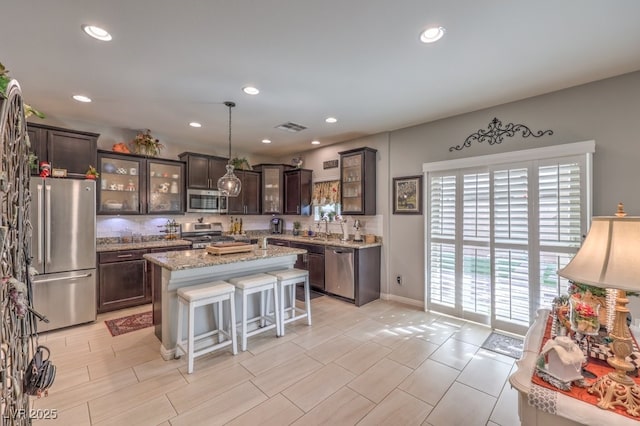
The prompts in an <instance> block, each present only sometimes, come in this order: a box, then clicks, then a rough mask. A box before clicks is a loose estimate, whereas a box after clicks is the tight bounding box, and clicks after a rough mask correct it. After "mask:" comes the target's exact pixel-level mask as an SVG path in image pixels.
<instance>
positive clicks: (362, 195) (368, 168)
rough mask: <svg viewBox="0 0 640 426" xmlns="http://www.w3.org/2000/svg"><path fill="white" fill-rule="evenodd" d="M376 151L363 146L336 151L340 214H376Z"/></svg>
mask: <svg viewBox="0 0 640 426" xmlns="http://www.w3.org/2000/svg"><path fill="white" fill-rule="evenodd" d="M377 152H378V151H377V150H375V149H373V148H368V147H365V148H358V149H352V150H349V151H343V152H339V153H338V154H340V189H341V206H342V214H344V215H368V216H372V215H375V214H376V153H377Z"/></svg>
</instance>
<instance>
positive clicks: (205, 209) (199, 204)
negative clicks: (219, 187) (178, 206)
mask: <svg viewBox="0 0 640 426" xmlns="http://www.w3.org/2000/svg"><path fill="white" fill-rule="evenodd" d="M187 212H192V213H226V212H227V197H225V196H223V195H222V194H221V193H220V191H212V190H207V189H187Z"/></svg>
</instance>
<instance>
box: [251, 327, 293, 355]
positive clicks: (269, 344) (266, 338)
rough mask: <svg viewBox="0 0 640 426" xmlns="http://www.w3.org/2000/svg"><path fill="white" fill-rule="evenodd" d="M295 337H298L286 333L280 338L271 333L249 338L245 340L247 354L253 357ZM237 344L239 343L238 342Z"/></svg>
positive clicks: (291, 333)
mask: <svg viewBox="0 0 640 426" xmlns="http://www.w3.org/2000/svg"><path fill="white" fill-rule="evenodd" d="M274 333H275V332H274ZM296 337H298V335H297V334H296V333H293V332H287V334H285V335H284V336H282V337H276V336H275V335H273V334H271V333H260V334H258V335H255V336H252V337H249V339H248V340H247V352H251V353H252V354H253V355H258V354H259V353H261V352H264V351H268V350H269V349H271V348H275V347H276V346H278V345H283V344H285V343H287V342H291V341H292V340H293V339H295V338H296ZM238 342H240V341H239V340H238ZM238 353H240V344H239V345H238Z"/></svg>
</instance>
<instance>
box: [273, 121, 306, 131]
mask: <svg viewBox="0 0 640 426" xmlns="http://www.w3.org/2000/svg"><path fill="white" fill-rule="evenodd" d="M276 129H280V130H286V131H287V132H292V133H296V132H299V131H301V130H304V129H306V127H304V126H303V125H302V124H296V123H292V122H290V121H289V122H287V123H282V124H280V125H279V126H276Z"/></svg>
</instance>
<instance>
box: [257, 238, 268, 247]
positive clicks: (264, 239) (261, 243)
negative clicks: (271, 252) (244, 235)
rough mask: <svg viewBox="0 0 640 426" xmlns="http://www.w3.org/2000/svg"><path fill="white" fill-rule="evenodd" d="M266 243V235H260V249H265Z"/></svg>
mask: <svg viewBox="0 0 640 426" xmlns="http://www.w3.org/2000/svg"><path fill="white" fill-rule="evenodd" d="M268 244H269V242H268V238H267V237H260V238H259V239H258V247H260V248H261V249H265V250H266V248H267V245H268Z"/></svg>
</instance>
